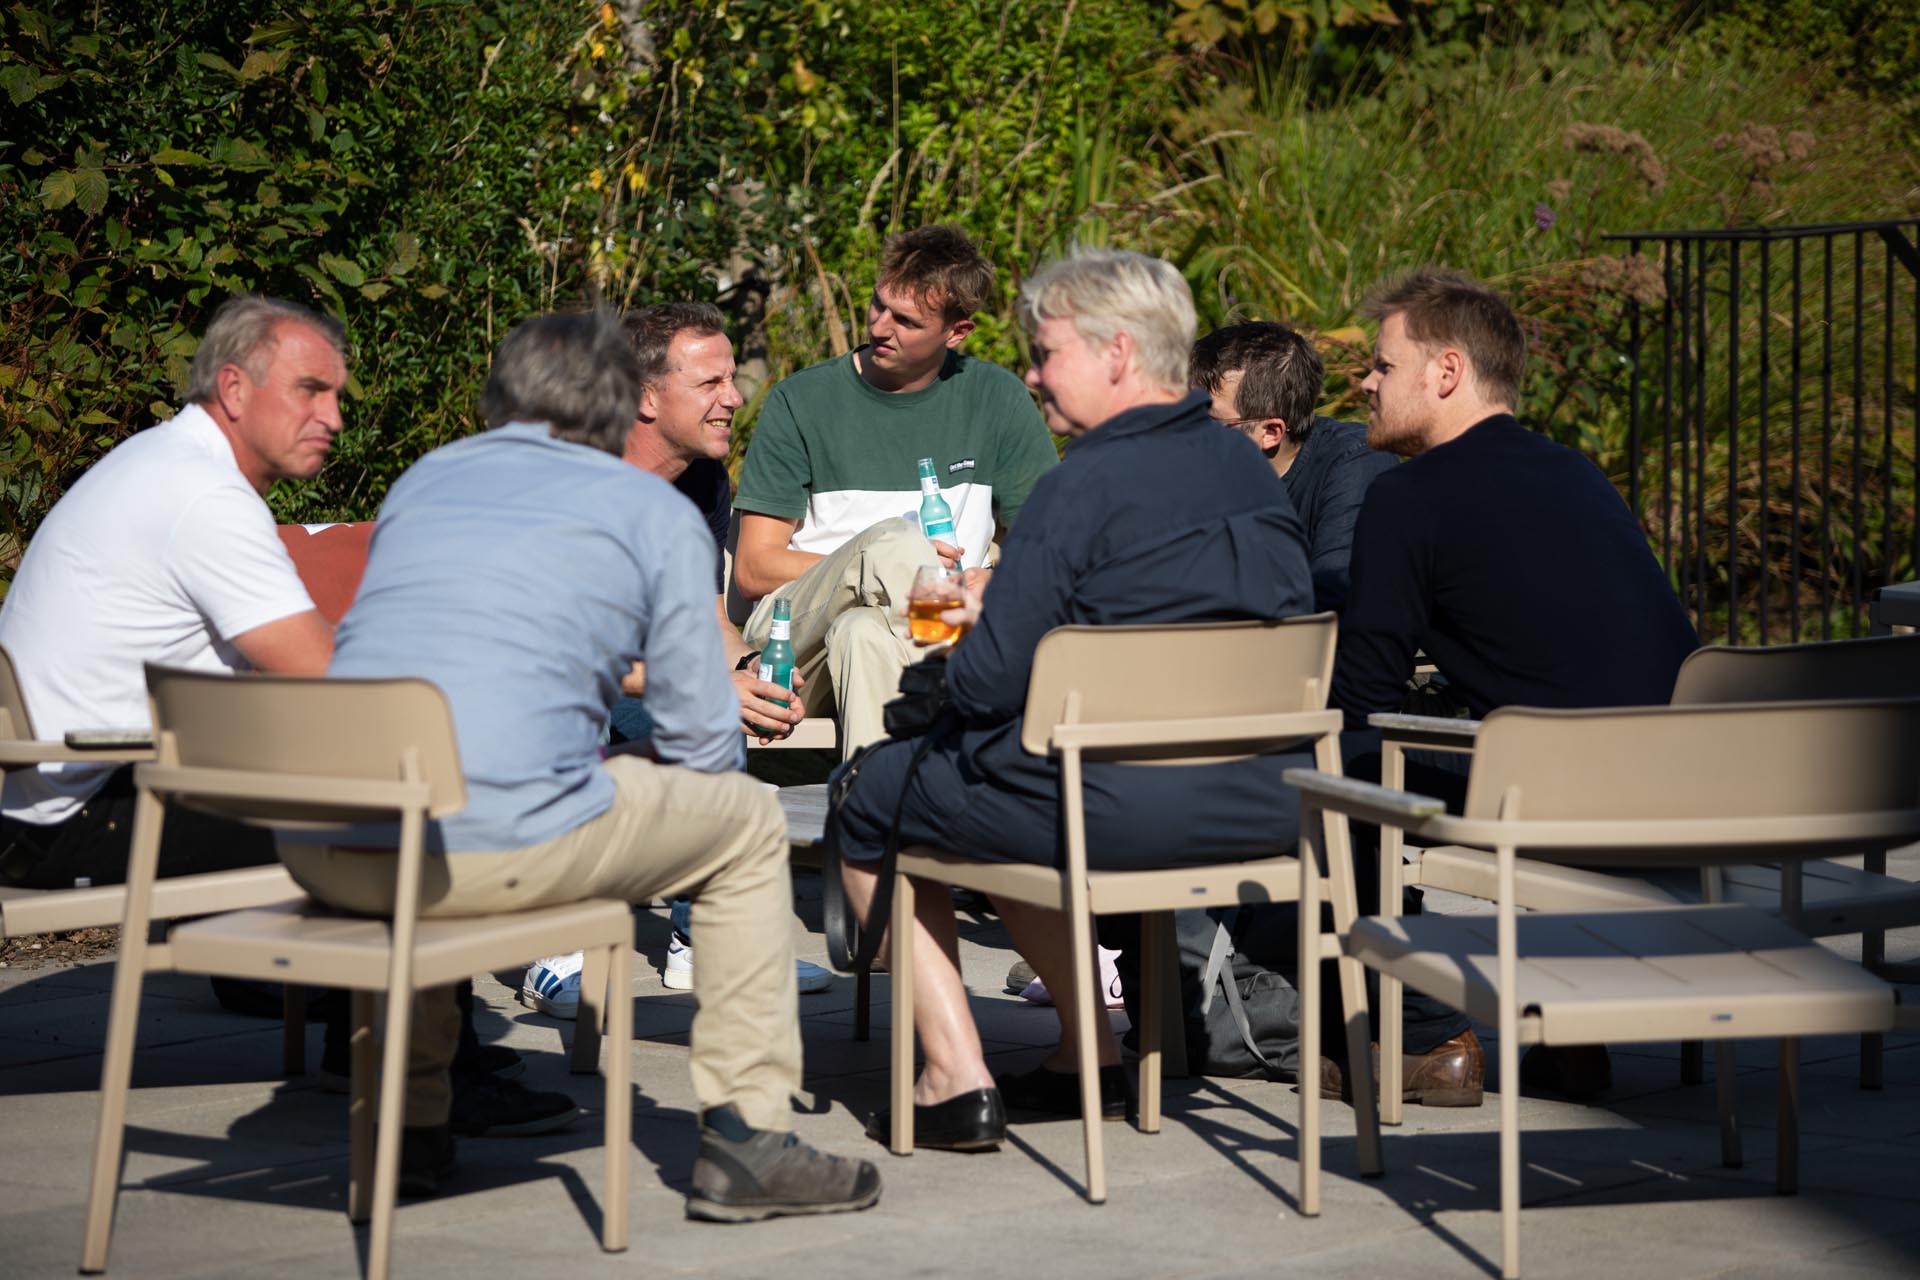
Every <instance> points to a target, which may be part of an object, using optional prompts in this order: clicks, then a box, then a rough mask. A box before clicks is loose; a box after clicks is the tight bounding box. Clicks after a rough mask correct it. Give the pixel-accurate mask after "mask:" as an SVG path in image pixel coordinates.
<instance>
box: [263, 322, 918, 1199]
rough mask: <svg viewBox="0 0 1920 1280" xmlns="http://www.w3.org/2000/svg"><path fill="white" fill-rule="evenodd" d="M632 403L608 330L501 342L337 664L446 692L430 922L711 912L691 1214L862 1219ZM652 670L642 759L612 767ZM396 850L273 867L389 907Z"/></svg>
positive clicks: (419, 1009) (429, 1184) (560, 327)
mask: <svg viewBox="0 0 1920 1280" xmlns="http://www.w3.org/2000/svg"><path fill="white" fill-rule="evenodd" d="M641 394H642V383H641V375H640V361H639V359H638V357H637V356H636V355H635V353H634V350H633V347H632V345H631V344H630V343H629V342H628V340H627V337H626V335H625V334H624V333H622V331H621V328H620V325H619V324H618V322H617V321H615V320H614V319H613V318H612V317H611V316H608V315H605V314H600V313H593V314H571V315H547V316H540V317H537V318H535V319H532V320H528V321H524V322H523V323H521V324H520V325H519V326H517V327H516V328H515V329H514V330H513V331H512V332H511V333H509V334H508V335H507V338H506V340H505V341H504V342H502V343H501V344H500V348H499V350H498V351H497V352H496V353H495V355H494V363H493V370H492V372H491V374H490V375H489V377H488V379H487V387H486V391H485V393H484V394H483V395H482V396H481V405H482V408H483V412H484V414H485V417H486V420H487V423H488V426H489V427H490V428H491V429H490V430H488V431H484V432H482V433H480V434H479V435H475V436H470V437H468V438H466V439H464V440H458V441H455V442H454V443H452V444H449V445H446V446H444V447H442V448H439V449H436V450H434V451H433V452H432V453H429V454H428V455H427V456H426V457H424V458H422V459H420V461H418V462H416V463H415V464H414V465H413V466H412V467H410V468H408V470H407V471H406V473H405V474H404V475H402V476H401V477H400V478H399V479H398V480H397V481H395V482H394V485H393V488H392V490H391V491H390V492H389V493H388V494H387V498H386V501H385V502H384V503H383V504H382V505H381V509H380V531H379V533H378V534H377V535H376V536H375V538H374V540H373V548H372V552H371V554H370V555H369V557H368V560H367V570H366V576H365V578H364V579H362V581H361V585H360V592H359V595H358V596H357V597H356V598H355V600H354V603H353V607H352V608H351V609H350V610H349V611H348V612H347V615H346V617H345V618H343V619H342V620H341V623H340V629H339V639H338V645H337V648H336V650H335V653H334V658H333V663H332V666H331V668H330V674H333V675H338V676H349V677H366V678H389V677H396V676H413V677H419V678H422V679H426V680H430V681H432V682H433V684H434V685H435V686H436V687H438V688H439V689H440V690H441V692H442V693H443V694H445V696H446V698H447V701H448V703H449V704H450V706H451V708H452V711H453V723H454V726H455V731H456V734H457V738H458V744H459V749H460V761H461V765H462V767H463V769H464V770H465V774H466V795H467V801H466V804H465V806H464V807H462V808H461V809H460V810H459V811H458V812H456V813H453V814H449V815H447V816H446V817H444V818H439V819H435V820H433V821H432V822H430V823H429V824H428V830H427V841H428V847H429V849H430V851H431V852H432V853H433V855H434V857H433V867H434V872H435V874H434V876H433V877H432V883H430V884H429V885H428V886H427V887H426V889H425V891H424V892H423V894H422V898H423V901H422V903H421V913H422V914H423V915H425V916H429V917H432V916H442V915H454V916H457V915H463V914H485V913H489V912H495V911H512V910H517V909H521V908H527V907H538V906H548V905H552V904H556V903H563V902H571V901H577V900H579V899H581V898H588V897H617V898H624V899H626V900H628V901H630V902H648V901H651V900H652V899H654V898H656V897H662V896H674V895H677V894H688V895H690V896H691V897H692V898H693V900H694V920H695V923H697V924H698V926H699V928H700V932H701V937H702V942H701V947H702V951H703V954H704V956H705V958H704V959H703V961H702V963H701V980H700V988H699V990H698V992H697V993H696V995H697V997H698V1009H697V1012H696V1014H695V1016H694V1023H693V1049H692V1070H693V1084H694V1092H695V1095H696V1096H697V1098H698V1100H699V1105H700V1108H701V1117H700V1147H699V1153H698V1155H697V1157H696V1159H695V1161H694V1166H693V1175H692V1179H691V1186H690V1188H689V1190H688V1193H687V1201H686V1207H687V1214H688V1216H689V1217H693V1218H702V1219H709V1220H717V1221H728V1222H741V1221H750V1220H754V1219H759V1218H767V1217H773V1216H776V1215H780V1214H790V1213H829V1212H838V1211H843V1210H852V1209H863V1208H866V1207H868V1206H870V1205H872V1204H873V1203H875V1202H876V1201H877V1200H878V1199H879V1196H880V1177H879V1174H878V1172H877V1171H875V1169H874V1168H873V1166H872V1165H871V1164H868V1163H867V1162H865V1161H850V1160H844V1159H839V1158H836V1157H832V1156H827V1155H824V1154H822V1153H821V1152H819V1151H816V1150H815V1149H814V1148H812V1147H811V1146H809V1145H807V1144H806V1143H804V1142H801V1141H800V1140H799V1139H798V1138H797V1137H796V1136H795V1135H794V1134H793V1132H792V1125H793V1120H792V1095H793V1093H794V1092H795V1091H796V1090H797V1089H798V1088H799V1087H800V1026H799V1017H798V1008H797V996H796V993H795V990H794V969H793V945H792V935H791V932H790V929H789V923H788V913H789V912H790V911H791V910H792V879H791V876H790V874H789V872H788V868H787V834H786V820H785V818H784V816H783V815H782V814H781V811H780V806H779V803H778V802H777V801H776V800H775V799H774V796H773V793H772V792H771V791H770V790H768V789H767V788H765V787H763V786H762V785H761V784H760V783H758V782H756V781H754V780H753V779H752V778H750V777H748V776H747V775H746V774H744V773H742V772H740V765H741V763H742V759H743V755H744V750H743V739H742V737H741V734H740V722H739V712H740V703H739V699H738V698H737V697H736V696H735V693H734V689H733V686H732V684H731V682H730V681H729V680H728V678H727V670H726V666H725V664H724V663H723V662H722V661H721V658H720V654H721V649H720V637H719V635H718V634H717V633H716V628H715V620H714V612H713V572H714V550H713V545H712V541H711V538H710V536H709V534H708V531H707V530H706V529H705V527H704V526H703V524H702V522H701V520H700V517H699V514H698V513H697V512H696V511H695V510H694V508H693V507H692V506H691V505H690V504H689V503H688V502H687V501H686V500H685V499H684V498H683V497H681V496H680V495H679V494H676V493H675V492H674V491H673V487H672V486H671V485H669V484H668V483H667V482H666V481H665V480H662V479H661V478H660V477H658V476H656V475H652V474H649V473H648V472H646V471H645V470H642V469H641V468H640V467H637V466H634V465H632V464H631V463H630V462H628V461H626V460H625V458H624V453H625V450H626V448H627V442H628V438H629V436H630V435H631V433H632V431H633V426H634V413H635V407H636V406H637V405H638V404H639V403H640V400H641ZM476 587H478V588H481V589H479V590H476ZM502 600H510V601H512V607H511V608H502V607H501V606H500V601H502ZM636 662H644V663H645V664H646V673H647V686H646V688H647V703H648V707H649V708H650V710H651V712H652V716H653V722H654V723H653V733H652V735H651V737H650V739H649V742H650V743H651V751H650V752H649V753H646V754H641V753H630V754H622V755H614V756H610V757H607V758H605V759H603V758H602V757H601V754H600V738H601V734H602V731H603V730H604V729H605V727H606V724H607V718H608V714H609V711H610V709H611V708H612V706H613V703H614V700H615V699H616V698H617V697H618V696H619V692H620V681H621V679H622V678H623V677H625V676H626V675H628V674H629V673H630V672H631V670H632V668H633V664H634V663H636ZM395 843H396V832H395V831H394V829H393V824H391V823H388V824H369V825H368V826H367V827H366V828H364V829H356V830H353V831H351V832H348V833H346V835H344V836H343V837H341V843H340V845H314V844H301V843H297V842H295V841H293V840H292V839H291V838H289V839H283V841H282V844H281V849H280V853H281V860H282V861H283V862H285V863H286V865H287V869H288V870H289V871H290V872H292V874H293V876H294V878H295V879H296V880H298V881H299V882H300V883H301V884H302V885H303V886H304V887H305V888H306V889H307V890H308V891H309V892H310V893H312V894H313V895H314V896H315V897H317V898H320V899H322V900H324V901H328V902H332V903H334V904H336V905H338V906H341V907H343V908H346V909H347V910H350V911H355V912H359V913H362V914H386V913H390V912H391V910H392V908H393V894H394V884H393V877H392V872H391V868H390V867H389V865H388V864H387V863H386V862H384V861H383V860H381V859H377V858H375V859H370V858H368V857H367V855H366V852H365V850H366V849H367V848H369V847H371V848H376V849H377V848H390V847H392V846H393V845H394V844H395ZM413 1026H414V1036H413V1043H412V1045H411V1046H410V1051H409V1055H408V1074H407V1098H406V1126H407V1128H406V1132H405V1133H404V1134H403V1138H402V1146H401V1151H402V1155H401V1159H402V1175H401V1176H402V1185H403V1189H408V1190H412V1191H414V1192H416V1193H426V1192H430V1191H432V1190H434V1189H435V1188H436V1186H437V1184H438V1180H439V1178H440V1177H441V1176H442V1175H443V1174H444V1173H445V1172H446V1171H447V1170H449V1169H450V1168H451V1166H452V1160H453V1140H452V1137H451V1134H450V1132H449V1130H448V1126H447V1117H448V1094H447V1064H448V1061H449V1059H450V1058H451V1056H452V1051H453V1030H454V1020H453V1015H452V1000H451V999H450V998H449V994H448V992H447V991H446V990H445V989H442V990H438V991H428V992H422V993H421V994H420V995H419V996H418V997H417V998H416V1004H415V1012H414V1021H413ZM613 1051H614V1052H621V1053H624V1052H626V1047H625V1046H621V1045H616V1046H613Z"/></svg>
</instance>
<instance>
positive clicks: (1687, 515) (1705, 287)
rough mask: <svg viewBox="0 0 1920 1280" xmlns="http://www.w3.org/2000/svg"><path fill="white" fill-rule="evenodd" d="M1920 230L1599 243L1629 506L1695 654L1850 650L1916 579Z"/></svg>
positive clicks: (1746, 233) (1720, 233)
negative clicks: (1681, 606) (1615, 343)
mask: <svg viewBox="0 0 1920 1280" xmlns="http://www.w3.org/2000/svg"><path fill="white" fill-rule="evenodd" d="M1916 236H1920V218H1902V219H1894V220H1889V221H1884V222H1857V223H1846V224H1837V225H1829V226H1808V227H1740V228H1728V229H1725V230H1715V231H1636V232H1627V233H1622V234H1618V235H1610V236H1608V237H1607V239H1609V240H1614V241H1624V242H1625V243H1626V245H1627V247H1628V250H1629V252H1630V253H1633V254H1636V255H1638V254H1642V253H1645V254H1647V255H1648V256H1649V257H1650V260H1651V261H1653V263H1654V264H1655V266H1657V267H1658V268H1659V271H1660V273H1661V275H1662V277H1663V278H1664V280H1665V283H1666V296H1665V299H1664V301H1662V302H1660V303H1658V304H1653V305H1642V304H1635V306H1634V310H1633V311H1632V313H1631V315H1630V318H1629V335H1630V336H1629V342H1630V346H1631V351H1630V359H1631V361H1632V367H1631V369H1630V371H1629V387H1630V390H1629V398H1630V402H1631V403H1630V409H1629V422H1628V433H1629V434H1628V452H1629V457H1630V459H1631V460H1632V465H1631V469H1630V472H1629V476H1628V484H1627V487H1628V493H1627V498H1628V501H1629V502H1630V503H1631V505H1632V506H1633V509H1634V511H1635V512H1636V513H1638V514H1639V515H1640V517H1641V519H1642V521H1643V523H1644V525H1645V527H1646V529H1647V532H1648V536H1649V538H1650V539H1651V540H1652V542H1653V545H1654V548H1655V550H1656V551H1657V552H1658V554H1659V556H1660V559H1661V563H1662V564H1664V565H1665V566H1666V568H1667V571H1668V573H1669V574H1670V575H1671V576H1672V578H1673V583H1674V588H1675V590H1676V591H1678V592H1679V594H1680V598H1681V600H1682V601H1683V602H1685V603H1686V604H1687V606H1688V608H1689V609H1690V610H1691V611H1692V612H1693V615H1694V619H1695V622H1696V624H1697V625H1698V626H1699V628H1700V632H1701V639H1702V640H1705V641H1708V642H1713V641H1717V640H1720V639H1722V638H1723V637H1724V638H1725V639H1727V640H1729V641H1732V642H1735V643H1756V642H1757V643H1763V644H1764V643H1767V642H1769V641H1772V640H1800V639H1803V638H1804V639H1814V638H1819V639H1829V638H1833V637H1835V636H1847V635H1862V634H1865V629H1866V628H1865V610H1866V605H1867V601H1868V598H1869V596H1870V595H1871V593H1872V591H1873V590H1875V589H1876V588H1878V587H1879V586H1881V585H1884V584H1886V583H1889V582H1897V581H1902V580H1904V579H1907V578H1912V577H1914V576H1916V570H1917V568H1920V521H1916V520H1915V515H1914V462H1915V456H1916V454H1917V453H1920V415H1917V414H1916V400H1917V399H1920V249H1916V248H1915V238H1916Z"/></svg>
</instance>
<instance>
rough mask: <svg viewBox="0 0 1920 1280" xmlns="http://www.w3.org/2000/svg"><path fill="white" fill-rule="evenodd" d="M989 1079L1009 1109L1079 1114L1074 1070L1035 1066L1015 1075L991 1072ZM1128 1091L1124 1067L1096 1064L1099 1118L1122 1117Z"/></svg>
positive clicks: (1059, 1114)
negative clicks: (1098, 1077) (1099, 1066)
mask: <svg viewBox="0 0 1920 1280" xmlns="http://www.w3.org/2000/svg"><path fill="white" fill-rule="evenodd" d="M993 1083H994V1084H995V1085H996V1086H998V1088H999V1090H1000V1094H1001V1096H1002V1097H1003V1098H1005V1099H1006V1102H1007V1110H1009V1111H1037V1112H1040V1113H1041V1114H1043V1115H1050V1116H1077V1115H1079V1114H1080V1073H1079V1072H1077V1071H1050V1070H1048V1069H1047V1068H1046V1067H1035V1068H1034V1069H1033V1070H1031V1071H1022V1072H1020V1073H1018V1074H1017V1075H1004V1076H995V1077H994V1078H993ZM1132 1092H1133V1091H1132V1088H1131V1082H1130V1081H1129V1080H1128V1079H1127V1071H1126V1068H1125V1067H1122V1066H1119V1065H1118V1064H1116V1065H1114V1066H1111V1067H1102V1068H1100V1118H1101V1119H1102V1120H1125V1119H1126V1118H1127V1104H1128V1101H1129V1100H1130V1098H1131V1096H1132Z"/></svg>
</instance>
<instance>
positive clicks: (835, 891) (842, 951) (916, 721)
mask: <svg viewBox="0 0 1920 1280" xmlns="http://www.w3.org/2000/svg"><path fill="white" fill-rule="evenodd" d="M881 714H882V716H883V717H884V721H883V722H884V724H885V725H886V730H887V736H886V738H885V740H884V741H881V742H875V743H871V744H869V745H867V746H864V747H862V748H860V750H859V751H858V752H856V753H855V754H854V756H853V758H852V759H851V760H849V761H848V762H847V767H846V768H845V769H843V770H841V772H840V776H839V778H838V779H836V780H835V783H834V788H833V791H832V792H831V793H830V794H829V795H828V796H827V823H826V829H825V831H824V832H823V833H822V837H821V844H820V850H821V852H820V875H821V877H822V879H823V883H822V886H821V895H820V915H821V924H822V926H823V927H824V929H825V931H826V935H827V959H828V961H829V962H830V963H831V964H832V965H833V967H834V968H835V969H836V970H838V971H839V972H841V973H855V974H859V973H865V972H867V971H868V970H869V969H871V968H872V967H873V957H874V954H875V953H876V952H877V951H879V949H880V939H881V938H883V937H885V936H886V932H887V918H888V917H889V916H890V915H891V914H892V913H893V878H894V877H893V871H894V866H895V864H896V863H897V862H898V861H899V857H900V819H901V816H902V814H903V813H904V812H905V810H906V804H907V791H908V789H909V788H911V787H912V786H913V775H914V774H915V773H917V772H918V771H919V769H920V762H921V761H922V760H924V759H926V755H927V752H929V751H931V750H932V749H933V747H934V745H935V744H936V743H938V742H939V741H940V740H941V739H942V738H944V737H946V736H947V734H948V733H950V732H951V731H952V730H954V729H956V728H958V727H959V725H960V713H959V711H957V710H956V709H955V708H954V705H953V702H952V700H951V699H950V698H949V697H948V696H947V656H946V653H945V652H944V651H943V652H941V653H939V654H936V655H934V656H933V657H930V658H924V659H922V660H921V661H919V662H916V663H914V664H913V665H912V666H910V667H908V668H907V669H906V670H905V671H903V672H901V673H900V696H899V697H898V698H895V699H894V700H893V701H892V702H889V703H888V704H887V705H886V706H885V707H884V708H883V709H882V713H881ZM909 740H915V741H916V745H915V746H914V748H913V755H912V756H911V757H910V758H909V759H908V761H907V773H906V777H905V778H904V779H903V780H902V781H901V783H900V798H899V799H898V800H896V801H894V805H893V826H892V828H891V829H889V831H888V832H887V842H886V844H885V846H884V847H883V848H882V850H881V854H880V864H879V867H878V872H879V876H880V880H879V883H878V884H877V885H876V886H875V888H874V893H873V903H872V906H871V908H870V909H869V910H868V912H867V919H868V921H869V922H870V927H868V928H864V929H863V928H861V927H860V924H859V922H858V921H857V920H855V919H854V916H853V912H852V911H851V910H849V909H848V904H847V888H846V885H845V883H844V882H843V881H842V880H841V879H840V806H841V804H842V803H843V802H845V800H846V798H847V792H848V790H849V789H850V788H851V787H852V786H853V781H854V779H855V778H857V777H859V776H860V766H861V764H862V763H863V762H864V761H865V760H866V758H867V756H868V754H869V753H870V752H872V751H874V750H876V749H877V748H879V747H882V746H885V745H887V744H888V743H891V742H905V741H909Z"/></svg>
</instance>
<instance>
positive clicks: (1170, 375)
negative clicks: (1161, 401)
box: [1019, 249, 1199, 392]
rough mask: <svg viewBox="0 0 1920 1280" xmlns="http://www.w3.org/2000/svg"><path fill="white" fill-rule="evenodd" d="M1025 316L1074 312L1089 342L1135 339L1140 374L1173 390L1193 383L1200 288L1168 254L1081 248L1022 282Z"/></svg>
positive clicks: (1030, 323) (1033, 321) (1036, 322)
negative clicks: (1191, 358) (1196, 291)
mask: <svg viewBox="0 0 1920 1280" xmlns="http://www.w3.org/2000/svg"><path fill="white" fill-rule="evenodd" d="M1019 312H1020V323H1021V325H1022V326H1023V327H1024V328H1025V329H1026V331H1027V332H1028V333H1029V334H1031V333H1032V332H1034V330H1036V329H1038V328H1039V327H1040V325H1041V323H1042V322H1043V321H1046V320H1057V319H1060V318H1061V317H1071V318H1072V320H1073V327H1074V330H1075V331H1076V332H1077V333H1079V335H1080V336H1081V337H1082V338H1084V339H1086V341H1088V342H1089V343H1093V344H1096V345H1097V344H1102V343H1107V342H1111V341H1112V340H1113V338H1114V336H1115V335H1116V334H1120V333H1125V334H1128V335H1130V336H1131V337H1132V338H1133V345H1134V350H1135V352H1136V357H1135V359H1136V362H1137V367H1138V368H1139V371H1140V374H1141V376H1142V377H1144V378H1145V379H1146V380H1147V381H1148V382H1150V383H1152V384H1153V385H1154V386H1156V387H1159V388H1162V389H1163V390H1167V391H1179V392H1184V391H1185V390H1186V389H1187V358H1188V353H1189V351H1190V349H1191V348H1192V346H1193V334H1194V330H1195V329H1197V328H1198V327H1199V322H1198V320H1197V319H1196V318H1195V316H1194V311H1193V290H1192V289H1189V288H1188V287H1187V282H1186V280H1184V279H1183V278H1182V277H1181V275H1180V272H1179V271H1178V269H1176V268H1175V267H1174V265H1173V264H1172V263H1170V262H1168V261H1166V260H1165V259H1163V258H1150V257H1148V256H1147V255H1146V254H1144V253H1134V252H1132V251H1131V250H1127V249H1076V250H1074V251H1072V252H1071V253H1069V254H1068V255H1067V256H1066V257H1064V258H1062V259H1060V260H1058V261H1056V262H1052V263H1049V264H1048V265H1047V266H1045V267H1043V268H1041V270H1040V272H1039V273H1038V274H1037V275H1033V276H1030V277H1028V279H1027V281H1026V283H1025V284H1023V285H1021V286H1020V302H1019Z"/></svg>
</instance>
